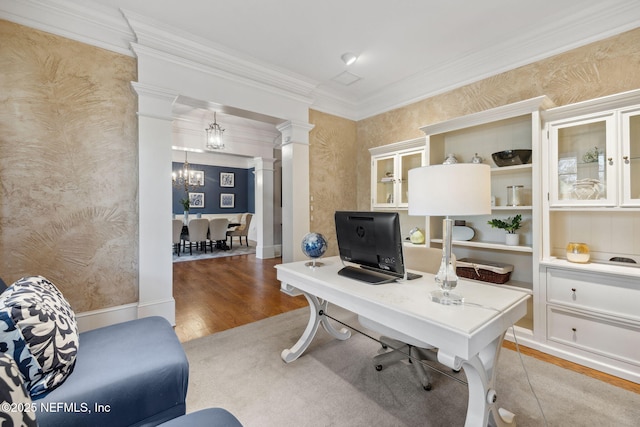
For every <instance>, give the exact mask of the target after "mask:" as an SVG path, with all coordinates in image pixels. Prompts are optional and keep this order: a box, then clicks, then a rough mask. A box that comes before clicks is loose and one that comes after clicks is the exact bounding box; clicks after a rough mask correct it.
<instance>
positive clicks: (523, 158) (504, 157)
mask: <svg viewBox="0 0 640 427" xmlns="http://www.w3.org/2000/svg"><path fill="white" fill-rule="evenodd" d="M491 157H493V161H494V162H495V164H496V166H499V167H503V166H515V165H524V164H527V163H529V162H530V161H531V150H525V149H518V150H504V151H498V152H497V153H493V154H492V155H491Z"/></svg>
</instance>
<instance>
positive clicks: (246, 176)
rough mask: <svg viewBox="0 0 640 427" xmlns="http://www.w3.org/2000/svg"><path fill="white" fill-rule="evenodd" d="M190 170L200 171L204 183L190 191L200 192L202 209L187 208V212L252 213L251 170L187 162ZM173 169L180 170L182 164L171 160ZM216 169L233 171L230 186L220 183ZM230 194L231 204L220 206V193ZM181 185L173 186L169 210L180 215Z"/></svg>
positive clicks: (253, 187)
mask: <svg viewBox="0 0 640 427" xmlns="http://www.w3.org/2000/svg"><path fill="white" fill-rule="evenodd" d="M189 167H190V168H191V169H192V170H199V171H204V186H201V187H197V188H196V189H195V190H193V191H192V192H194V193H204V208H193V207H192V208H191V209H189V213H191V214H197V213H203V214H227V213H245V212H251V213H255V179H254V173H253V169H240V168H228V167H222V166H209V165H198V164H191V163H189ZM172 168H173V171H174V172H176V173H178V172H179V171H180V170H182V163H177V162H173V164H172ZM220 172H226V173H233V174H234V186H233V187H221V186H220ZM221 193H225V194H233V195H234V196H235V207H233V208H221V207H220V194H221ZM186 196H187V195H186V193H185V191H184V187H180V188H176V187H173V213H174V214H182V213H183V212H184V208H183V207H182V204H181V203H180V200H181V199H184V198H185V197H186Z"/></svg>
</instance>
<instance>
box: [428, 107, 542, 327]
mask: <svg viewBox="0 0 640 427" xmlns="http://www.w3.org/2000/svg"><path fill="white" fill-rule="evenodd" d="M550 105H551V102H550V101H549V99H548V98H546V97H544V96H541V97H537V98H533V99H529V100H525V101H521V102H517V103H514V104H510V105H505V106H502V107H498V108H494V109H491V110H486V111H482V112H479V113H475V114H471V115H468V116H463V117H458V118H455V119H452V120H447V121H445V122H440V123H435V124H432V125H428V126H425V127H423V128H421V129H422V131H423V132H424V133H425V135H426V137H427V152H426V163H427V164H440V163H443V161H444V160H445V159H446V158H447V157H448V156H449V155H450V154H453V155H454V156H455V157H456V159H457V160H458V162H462V163H470V162H472V159H474V157H475V158H476V159H477V157H481V158H482V163H486V164H488V165H490V166H491V192H492V195H493V197H494V199H495V206H494V207H493V208H492V212H491V214H490V215H482V216H470V217H456V216H454V217H452V218H453V219H454V220H464V221H466V226H468V227H471V228H472V229H473V230H474V236H473V238H471V239H470V240H455V234H454V241H453V252H454V253H455V255H456V257H457V258H458V259H460V258H474V259H480V260H485V261H493V262H502V263H507V264H511V265H513V266H514V270H513V273H512V274H511V280H510V281H509V282H507V284H506V285H499V286H517V287H520V288H521V289H525V290H526V291H527V292H530V293H532V294H533V295H534V298H533V299H532V300H530V301H531V305H530V307H529V310H528V314H527V316H526V317H525V318H524V319H523V320H522V321H520V322H519V323H518V326H519V327H521V328H520V329H521V331H522V332H523V333H524V334H526V335H528V336H532V335H533V330H534V325H535V312H536V310H535V305H536V301H535V294H536V293H537V275H536V274H534V272H536V271H537V262H538V259H539V248H540V226H541V225H540V205H541V203H540V141H541V129H542V124H541V116H540V110H541V109H543V108H546V107H549V106H550ZM513 149H529V150H532V156H531V161H530V163H527V164H520V165H514V166H505V167H498V166H497V165H496V164H495V162H494V161H493V160H492V153H496V152H499V151H503V150H513ZM425 185H447V183H443V182H438V183H433V184H426V183H425ZM509 186H521V194H520V203H519V204H518V205H517V206H508V205H507V187H509ZM518 214H520V215H522V218H523V222H522V223H523V227H522V228H521V230H519V234H520V244H519V245H516V246H511V245H507V244H506V243H505V232H504V230H499V229H494V228H491V226H489V225H488V224H487V222H488V221H489V220H491V219H493V218H500V219H505V218H507V217H512V216H514V215H518ZM427 224H428V227H427V228H428V230H427V233H426V235H427V238H428V242H429V244H430V245H432V246H440V245H441V243H442V217H431V218H429V220H428V221H427Z"/></svg>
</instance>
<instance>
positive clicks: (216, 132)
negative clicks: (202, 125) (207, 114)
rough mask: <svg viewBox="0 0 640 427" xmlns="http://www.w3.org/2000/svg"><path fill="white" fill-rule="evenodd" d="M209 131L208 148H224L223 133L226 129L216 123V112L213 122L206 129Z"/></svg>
mask: <svg viewBox="0 0 640 427" xmlns="http://www.w3.org/2000/svg"><path fill="white" fill-rule="evenodd" d="M205 131H207V145H206V149H207V150H222V149H224V141H223V140H222V134H223V133H224V129H222V128H221V127H220V125H219V124H218V123H216V113H215V112H214V113H213V123H211V124H210V125H209V127H208V128H206V129H205Z"/></svg>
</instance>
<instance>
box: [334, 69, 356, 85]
mask: <svg viewBox="0 0 640 427" xmlns="http://www.w3.org/2000/svg"><path fill="white" fill-rule="evenodd" d="M361 79H362V77H360V76H356V75H355V74H353V73H350V72H349V71H343V72H342V73H340V74H338V75H337V76H335V77H334V78H332V79H331V80H333V81H334V82H338V83H341V84H343V85H345V86H349V85H352V84H354V83H355V82H357V81H358V80H361Z"/></svg>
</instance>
